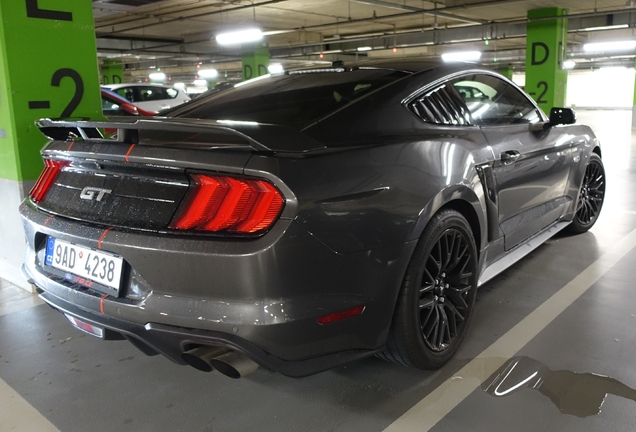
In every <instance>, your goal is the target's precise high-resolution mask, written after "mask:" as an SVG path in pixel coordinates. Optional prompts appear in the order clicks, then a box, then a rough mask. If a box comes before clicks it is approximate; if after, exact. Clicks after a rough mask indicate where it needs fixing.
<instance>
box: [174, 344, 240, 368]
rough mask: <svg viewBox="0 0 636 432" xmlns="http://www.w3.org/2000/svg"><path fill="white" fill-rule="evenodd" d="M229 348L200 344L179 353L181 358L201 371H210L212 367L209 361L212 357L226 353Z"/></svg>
mask: <svg viewBox="0 0 636 432" xmlns="http://www.w3.org/2000/svg"><path fill="white" fill-rule="evenodd" d="M228 351H229V349H227V348H223V347H213V346H200V347H198V348H194V349H191V350H190V351H186V352H184V353H183V354H181V359H182V360H183V361H184V362H186V363H187V364H189V365H190V366H192V367H193V368H195V369H198V370H200V371H202V372H212V371H213V370H214V367H213V366H212V364H211V363H210V360H212V359H213V358H214V357H218V356H221V355H223V354H225V353H227V352H228Z"/></svg>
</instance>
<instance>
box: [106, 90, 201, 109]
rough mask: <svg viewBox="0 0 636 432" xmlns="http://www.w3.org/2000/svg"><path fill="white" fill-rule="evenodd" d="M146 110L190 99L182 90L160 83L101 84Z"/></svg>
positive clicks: (164, 107) (167, 106)
mask: <svg viewBox="0 0 636 432" xmlns="http://www.w3.org/2000/svg"><path fill="white" fill-rule="evenodd" d="M102 88H106V89H109V90H110V91H113V92H115V93H117V94H119V95H120V96H122V97H124V98H126V99H128V100H129V101H130V102H132V103H134V104H135V105H136V106H138V107H140V108H143V109H145V110H148V111H161V110H164V109H168V108H172V107H175V106H177V105H181V104H182V103H184V102H187V101H189V100H190V96H188V95H187V94H186V93H185V92H184V91H183V90H179V89H177V88H174V87H170V86H166V85H161V84H110V85H105V86H102Z"/></svg>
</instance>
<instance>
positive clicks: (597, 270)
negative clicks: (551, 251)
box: [384, 229, 636, 432]
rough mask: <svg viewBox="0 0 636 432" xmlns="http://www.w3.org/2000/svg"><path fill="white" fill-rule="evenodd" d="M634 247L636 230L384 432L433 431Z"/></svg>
mask: <svg viewBox="0 0 636 432" xmlns="http://www.w3.org/2000/svg"><path fill="white" fill-rule="evenodd" d="M634 247H636V229H635V230H633V231H632V232H630V233H629V234H628V235H627V236H626V237H624V238H623V240H621V241H620V242H619V243H618V244H617V245H616V246H614V247H613V248H612V250H610V251H609V252H606V253H605V254H603V255H602V256H601V257H600V258H599V259H597V260H596V261H594V263H592V264H591V265H590V266H589V267H587V268H586V269H585V270H583V271H582V272H581V273H579V275H578V276H576V277H575V278H574V279H572V280H571V281H570V282H568V283H567V284H566V285H565V286H564V287H563V288H561V289H560V290H559V291H557V292H556V293H554V294H553V295H552V297H550V298H549V299H548V300H546V301H545V302H544V303H543V304H541V305H540V306H539V307H538V308H536V309H535V310H534V311H532V312H531V313H530V314H529V315H528V316H526V317H525V318H524V319H523V320H521V321H520V322H519V323H518V324H517V325H515V326H514V327H513V328H512V329H510V330H509V331H508V332H507V333H506V334H504V335H503V336H501V337H500V338H499V339H497V340H496V341H495V342H494V343H493V344H492V345H490V346H489V347H488V348H486V349H485V350H484V351H482V352H481V353H480V354H479V355H478V356H477V357H475V358H474V359H473V360H471V361H470V362H469V363H468V364H467V365H466V366H464V367H463V368H461V369H460V370H459V371H458V372H457V373H456V374H455V375H454V376H453V377H451V378H450V379H448V380H446V381H444V382H443V383H442V384H440V385H439V386H438V387H437V388H435V389H434V390H433V391H432V392H431V393H429V394H428V395H427V396H426V397H425V398H424V399H422V400H421V401H419V402H418V403H417V404H415V406H413V407H412V408H411V409H409V410H408V411H407V412H406V413H404V414H403V415H402V416H401V417H399V418H398V419H397V420H395V421H394V422H393V423H391V424H390V425H389V426H388V427H387V428H386V429H384V432H409V431H417V432H423V431H427V430H429V429H431V428H432V427H433V426H435V425H436V424H437V423H438V422H439V421H440V420H442V419H443V418H444V417H445V416H446V415H447V414H448V413H449V412H450V411H451V410H452V409H453V408H455V407H456V406H457V405H459V404H460V403H461V402H462V401H463V400H464V399H465V398H467V397H468V395H470V394H471V393H472V392H473V391H474V390H475V389H477V388H478V387H479V386H480V385H481V384H482V383H483V382H484V381H485V380H486V379H488V378H489V377H490V376H491V375H492V374H493V373H495V371H496V370H497V369H499V368H500V367H501V366H502V365H503V364H504V363H505V362H506V361H508V360H509V359H510V358H512V357H513V356H514V355H515V354H517V352H519V350H521V349H522V348H523V347H524V346H525V345H526V344H528V342H530V341H531V340H532V339H533V338H534V337H535V336H536V335H538V334H539V332H541V331H542V330H543V329H544V328H546V327H547V326H548V325H549V324H550V323H551V322H552V321H554V319H556V318H557V317H558V316H559V315H560V314H561V313H562V312H563V311H564V310H565V309H566V308H567V307H568V306H570V305H571V304H572V303H574V301H576V300H577V299H578V298H579V297H581V296H582V295H583V294H584V293H585V292H586V291H587V290H588V289H589V288H590V287H591V286H592V285H594V284H595V283H596V282H597V281H598V280H599V279H601V277H603V275H605V273H607V272H608V271H609V270H610V269H611V268H612V267H614V265H615V264H616V263H618V261H620V260H621V259H622V258H623V257H624V256H625V255H627V254H628V253H629V252H630V251H631V250H632V249H634Z"/></svg>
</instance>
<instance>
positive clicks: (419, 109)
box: [408, 84, 471, 126]
mask: <svg viewBox="0 0 636 432" xmlns="http://www.w3.org/2000/svg"><path fill="white" fill-rule="evenodd" d="M408 107H409V108H410V109H411V111H413V112H414V113H415V114H416V115H417V116H418V117H419V118H421V119H422V120H424V121H425V122H426V123H434V124H443V125H451V126H466V125H470V124H471V119H470V113H469V112H468V111H467V110H466V107H465V105H464V102H463V101H462V99H461V97H460V96H459V95H458V94H457V93H456V92H455V91H454V90H453V88H452V87H451V86H450V85H449V84H443V85H441V86H439V87H436V88H434V89H433V90H431V91H428V92H427V93H425V94H423V95H421V96H419V97H418V98H416V99H415V100H413V101H412V102H410V103H409V104H408Z"/></svg>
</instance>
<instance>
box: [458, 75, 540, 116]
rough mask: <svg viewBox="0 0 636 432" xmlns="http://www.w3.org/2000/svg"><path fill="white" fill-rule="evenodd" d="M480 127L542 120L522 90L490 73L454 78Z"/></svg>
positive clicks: (459, 91)
mask: <svg viewBox="0 0 636 432" xmlns="http://www.w3.org/2000/svg"><path fill="white" fill-rule="evenodd" d="M452 85H453V86H454V87H455V89H456V90H457V92H458V93H459V94H460V95H461V97H462V98H463V99H464V102H465V104H466V107H467V108H468V110H469V111H470V114H471V116H472V118H473V121H474V123H475V124H476V125H479V126H493V125H509V124H532V123H538V122H540V121H541V120H542V119H541V115H540V114H539V112H538V111H537V109H536V108H535V106H534V105H533V104H532V103H531V102H530V101H529V100H528V98H527V97H525V96H524V95H523V93H521V92H520V91H519V90H518V89H516V88H515V87H512V86H511V85H509V84H508V83H506V82H505V81H502V80H500V79H499V78H497V77H494V76H490V75H470V76H468V77H462V78H459V79H456V80H454V81H452Z"/></svg>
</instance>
